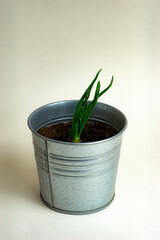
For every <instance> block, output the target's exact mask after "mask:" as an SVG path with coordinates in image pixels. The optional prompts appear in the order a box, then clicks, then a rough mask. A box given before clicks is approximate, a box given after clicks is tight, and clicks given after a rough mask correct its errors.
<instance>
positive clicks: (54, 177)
mask: <svg viewBox="0 0 160 240" xmlns="http://www.w3.org/2000/svg"><path fill="white" fill-rule="evenodd" d="M76 104H77V101H76V100H70V101H62V102H56V103H51V104H48V105H45V106H43V107H41V108H39V109H37V110H35V111H34V112H33V113H32V114H31V115H30V117H29V119H28V125H29V127H30V129H31V131H32V135H33V144H34V150H35V157H36V162H37V169H38V176H39V183H40V192H41V196H42V199H43V201H44V202H45V204H46V205H47V206H49V207H50V208H51V209H54V210H57V211H60V212H65V213H71V214H85V213H92V212H95V211H98V210H101V209H103V208H104V207H106V206H107V205H108V204H109V203H110V202H111V201H112V199H113V197H114V192H115V182H116V176H117V168H118V161H119V155H120V147H121V141H122V133H123V132H124V130H125V129H126V125H127V120H126V117H125V116H124V114H123V113H122V112H120V111H119V110H118V109H116V108H113V107H111V106H109V105H106V104H103V103H99V102H98V103H97V104H96V107H95V109H94V111H93V113H92V115H91V119H94V120H99V121H103V122H107V123H109V124H111V125H113V126H114V127H115V128H117V129H118V130H119V133H117V134H116V135H115V136H113V137H111V138H108V139H106V140H102V141H97V142H92V143H70V142H60V141H56V140H52V139H48V138H45V137H43V136H41V135H39V134H38V133H37V130H38V129H39V128H41V127H42V126H46V125H49V124H53V123H55V122H59V121H68V120H71V119H72V117H73V113H74V110H75V107H76Z"/></svg>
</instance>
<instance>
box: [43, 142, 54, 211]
mask: <svg viewBox="0 0 160 240" xmlns="http://www.w3.org/2000/svg"><path fill="white" fill-rule="evenodd" d="M45 145H46V152H47V162H48V172H49V183H50V192H51V202H52V206H53V205H54V204H53V193H52V183H51V175H50V164H49V160H48V145H47V141H46V140H45Z"/></svg>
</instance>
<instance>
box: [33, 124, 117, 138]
mask: <svg viewBox="0 0 160 240" xmlns="http://www.w3.org/2000/svg"><path fill="white" fill-rule="evenodd" d="M71 126H72V122H67V123H64V122H61V123H58V124H54V125H52V126H47V127H43V128H41V129H39V130H38V131H37V132H38V133H39V134H41V135H42V136H45V137H47V138H51V139H54V140H58V141H64V142H70V141H71V140H70V138H69V130H70V129H71ZM116 133H118V130H117V129H115V128H114V127H112V126H111V125H109V124H106V123H103V122H99V121H88V122H87V124H86V125H85V127H84V130H83V132H82V134H81V142H94V141H99V140H103V139H106V138H109V137H112V136H114V135H115V134H116Z"/></svg>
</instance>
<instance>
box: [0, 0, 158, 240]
mask: <svg viewBox="0 0 160 240" xmlns="http://www.w3.org/2000/svg"><path fill="white" fill-rule="evenodd" d="M159 11H160V1H159V0H139V1H138V0H137V1H136V0H98V1H96V0H81V1H76V0H39V1H38V0H13V1H10V0H0V239H2V240H8V239H14V240H21V239H23V240H32V239H33V240H44V239H54V240H70V239H73V240H82V239H83V240H91V239H94V240H132V239H134V240H135V239H136V240H158V239H160V227H159V225H160V204H159V202H160V186H159V182H160V152H159V149H160V128H159V122H160V97H159V94H160V80H159V69H158V68H159V63H160V17H159ZM100 68H103V71H102V72H101V75H100V78H99V79H100V80H101V84H102V89H103V88H104V87H105V86H106V85H108V83H109V81H110V79H111V76H112V75H114V76H115V81H114V84H113V86H112V88H111V89H110V90H109V91H108V92H107V93H106V94H105V95H104V96H102V97H101V99H100V100H99V101H101V102H104V103H108V104H110V105H113V106H115V107H117V108H119V109H120V110H121V111H123V112H124V113H125V115H126V116H127V118H128V128H127V130H126V131H125V133H124V136H123V144H122V151H121V157H120V164H119V171H118V177H117V184H116V197H115V200H114V202H113V203H112V204H111V205H110V206H109V207H108V208H106V209H105V210H103V211H101V212H98V213H95V214H91V215H84V216H71V215H65V214H60V213H57V212H54V211H51V210H50V209H48V208H47V207H45V206H44V205H43V204H42V203H41V200H40V197H39V184H38V178H37V172H36V163H35V160H34V154H33V147H32V139H31V133H30V131H29V129H28V127H27V118H28V116H29V114H30V113H31V112H32V111H33V110H34V109H36V108H37V107H39V106H41V105H44V104H47V103H49V102H54V101H58V100H64V99H79V98H80V96H81V95H82V93H83V92H84V90H85V89H86V88H87V86H88V85H89V83H90V82H91V81H92V79H93V78H94V76H95V74H96V72H97V71H98V70H99V69H100Z"/></svg>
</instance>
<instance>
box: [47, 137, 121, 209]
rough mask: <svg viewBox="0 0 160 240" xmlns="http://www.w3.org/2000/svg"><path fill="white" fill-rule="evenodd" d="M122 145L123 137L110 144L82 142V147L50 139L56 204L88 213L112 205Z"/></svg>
mask: <svg viewBox="0 0 160 240" xmlns="http://www.w3.org/2000/svg"><path fill="white" fill-rule="evenodd" d="M120 146H121V137H120V136H119V137H118V138H117V139H113V140H112V141H108V142H107V143H106V142H104V143H101V144H99V143H97V144H93V145H87V146H86V145H80V147H79V148H78V149H77V146H70V145H63V146H62V145H61V144H58V143H56V144H55V143H53V142H49V141H47V148H48V163H49V172H50V179H51V189H52V199H53V205H52V206H53V207H54V208H57V209H61V210H64V211H69V212H85V211H96V210H97V209H99V208H103V207H104V206H105V205H107V204H109V202H110V201H111V200H112V198H113V196H114V189H115V181H116V175H117V167H118V160H119V155H120ZM62 147H63V153H62V152H61V151H60V149H61V148H62ZM80 153H81V154H80Z"/></svg>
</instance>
